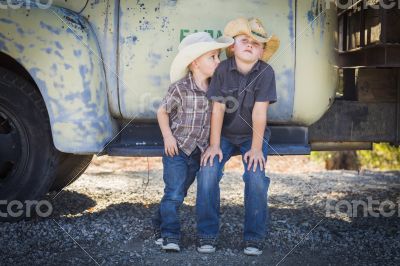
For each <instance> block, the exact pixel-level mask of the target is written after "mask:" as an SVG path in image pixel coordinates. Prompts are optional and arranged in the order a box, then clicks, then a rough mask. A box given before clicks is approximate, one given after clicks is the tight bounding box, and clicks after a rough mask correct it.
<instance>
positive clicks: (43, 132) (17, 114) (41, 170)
mask: <svg viewBox="0 0 400 266" xmlns="http://www.w3.org/2000/svg"><path fill="white" fill-rule="evenodd" d="M60 156H61V152H59V151H57V150H56V148H55V147H54V145H53V140H52V135H51V130H50V124H49V118H48V115H47V110H46V106H45V104H44V102H43V99H42V97H41V95H40V93H39V92H38V91H37V90H36V88H35V87H34V86H33V85H32V84H30V83H29V82H27V81H26V80H24V79H23V78H22V77H20V76H18V75H16V74H14V73H12V72H10V71H8V70H6V69H3V68H0V211H1V213H0V221H1V220H3V221H7V220H19V219H22V218H26V212H24V213H23V214H21V215H20V216H24V217H10V214H9V212H10V211H9V210H7V206H8V205H9V204H10V202H11V201H14V200H18V201H19V202H21V203H22V204H23V206H26V204H27V201H29V200H39V199H41V198H42V197H43V196H44V195H45V193H47V192H48V190H49V188H50V186H51V184H52V183H53V180H54V166H55V165H57V161H58V160H59V158H60ZM14 203H15V202H14ZM8 207H10V206H8ZM17 207H18V206H17ZM22 209H23V210H25V209H24V207H22ZM5 210H7V211H6V212H5ZM4 215H5V216H4ZM14 215H15V213H13V216H14Z"/></svg>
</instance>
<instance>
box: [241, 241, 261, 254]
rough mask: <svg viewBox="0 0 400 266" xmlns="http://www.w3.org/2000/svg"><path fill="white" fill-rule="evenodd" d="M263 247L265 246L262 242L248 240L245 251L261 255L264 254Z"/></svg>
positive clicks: (245, 252)
mask: <svg viewBox="0 0 400 266" xmlns="http://www.w3.org/2000/svg"><path fill="white" fill-rule="evenodd" d="M262 249H263V247H262V244H261V243H260V242H255V241H246V243H245V248H244V250H243V252H244V254H246V255H249V256H259V255H261V254H262Z"/></svg>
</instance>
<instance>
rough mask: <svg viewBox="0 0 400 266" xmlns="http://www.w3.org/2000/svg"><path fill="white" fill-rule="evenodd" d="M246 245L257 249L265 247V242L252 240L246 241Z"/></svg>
mask: <svg viewBox="0 0 400 266" xmlns="http://www.w3.org/2000/svg"><path fill="white" fill-rule="evenodd" d="M245 246H246V247H252V248H257V249H260V250H261V249H263V247H264V245H263V243H262V242H261V241H251V240H248V241H246V243H245Z"/></svg>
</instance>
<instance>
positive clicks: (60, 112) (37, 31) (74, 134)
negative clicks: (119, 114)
mask: <svg viewBox="0 0 400 266" xmlns="http://www.w3.org/2000/svg"><path fill="white" fill-rule="evenodd" d="M0 51H1V52H2V53H5V54H7V55H9V56H11V57H13V58H14V59H16V60H17V61H18V62H19V63H20V64H21V65H22V66H23V67H24V68H25V69H26V70H27V71H28V72H29V73H30V75H31V76H32V78H33V80H34V81H35V82H36V84H37V86H38V88H39V90H40V92H41V94H42V96H43V98H44V101H45V104H46V107H47V110H48V113H49V118H50V123H51V130H52V134H53V141H54V145H55V146H56V148H57V149H59V150H60V151H63V152H70V153H94V152H98V151H101V150H102V148H103V147H104V145H105V143H106V142H107V141H108V140H109V139H110V138H111V137H112V136H113V134H114V133H115V131H116V126H115V125H114V124H113V119H112V118H111V115H110V110H109V108H108V101H107V94H106V82H105V77H104V69H103V64H102V62H101V61H99V59H98V56H97V55H98V54H99V47H98V44H97V38H96V36H95V34H94V33H93V31H92V30H91V26H90V25H89V24H88V23H87V21H86V20H84V19H82V17H80V16H78V15H77V14H76V13H74V12H72V11H68V10H66V9H60V8H57V7H52V8H50V9H46V10H44V9H34V8H33V9H31V10H29V11H28V10H26V9H18V10H10V9H2V10H0Z"/></svg>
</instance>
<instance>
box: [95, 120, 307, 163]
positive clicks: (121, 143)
mask: <svg viewBox="0 0 400 266" xmlns="http://www.w3.org/2000/svg"><path fill="white" fill-rule="evenodd" d="M123 126H124V125H121V128H123ZM269 128H270V129H271V133H272V135H271V140H270V142H269V145H270V149H269V150H268V154H269V155H278V156H280V155H308V154H310V151H311V148H310V145H309V144H308V129H307V128H306V127H287V126H270V127H269ZM163 149H164V148H163V139H162V135H161V131H160V128H159V127H158V125H157V124H138V125H128V126H126V128H125V129H124V130H123V131H122V132H121V133H120V135H119V136H118V138H116V139H115V140H114V141H113V142H111V143H110V144H109V145H107V146H106V148H105V152H104V153H103V154H107V155H110V156H129V157H159V156H162V154H163Z"/></svg>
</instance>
